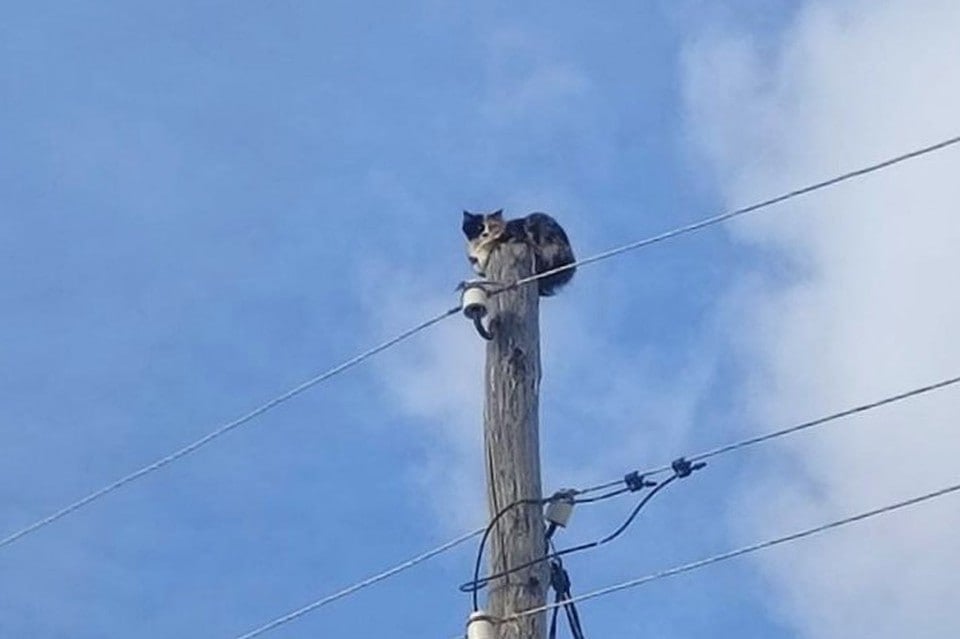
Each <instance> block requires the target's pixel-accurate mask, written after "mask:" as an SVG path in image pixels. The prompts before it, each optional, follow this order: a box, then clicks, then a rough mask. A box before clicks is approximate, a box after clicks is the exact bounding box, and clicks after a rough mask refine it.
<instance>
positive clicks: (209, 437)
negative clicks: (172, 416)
mask: <svg viewBox="0 0 960 639" xmlns="http://www.w3.org/2000/svg"><path fill="white" fill-rule="evenodd" d="M458 312H460V307H459V306H457V307H456V308H451V309H449V310H447V311H444V312H443V313H441V314H439V315H436V316H434V317H431V318H430V319H428V320H426V321H424V322H421V323H420V324H417V325H416V326H414V327H413V328H410V329H407V330H406V331H404V332H402V333H400V334H399V335H397V336H396V337H393V338H391V339H389V340H387V341H385V342H383V343H382V344H380V345H378V346H374V347H373V348H371V349H369V350H367V351H364V352H362V353H360V354H359V355H356V356H354V357H352V358H350V359H348V360H346V361H345V362H343V363H341V364H338V365H337V366H334V367H333V368H331V369H329V370H327V371H325V372H323V373H320V374H319V375H317V376H315V377H313V378H311V379H308V380H307V381H305V382H303V383H302V384H300V385H299V386H295V387H294V388H292V389H290V390H288V391H286V392H285V393H283V394H282V395H278V396H277V397H274V398H273V399H271V400H270V401H268V402H266V403H265V404H261V405H260V406H258V407H257V408H255V409H253V410H252V411H250V412H249V413H246V414H245V415H242V416H240V417H238V418H237V419H235V420H233V421H231V422H228V423H226V424H224V425H223V426H221V427H220V428H218V429H216V430H214V431H212V432H210V433H208V434H206V435H204V436H203V437H201V438H200V439H198V440H196V441H194V442H192V443H190V444H187V445H186V446H184V447H183V448H180V449H179V450H176V451H174V452H172V453H170V454H169V455H167V456H165V457H161V458H160V459H158V460H156V461H155V462H152V463H150V464H147V465H146V466H144V467H143V468H140V469H139V470H136V471H134V472H132V473H130V474H129V475H126V476H124V477H121V478H120V479H118V480H116V481H115V482H113V483H112V484H107V485H106V486H104V487H103V488H100V489H99V490H96V491H94V492H92V493H90V494H89V495H87V496H86V497H83V498H81V499H78V500H77V501H75V502H73V503H72V504H69V505H68V506H64V507H63V508H61V509H60V510H58V511H56V512H54V513H52V514H50V515H48V516H47V517H44V518H43V519H40V520H38V521H36V522H34V523H32V524H30V525H29V526H27V527H26V528H23V529H21V530H18V531H17V532H15V533H13V534H11V535H9V536H7V537H4V538H3V539H0V548H2V547H4V546H7V545H9V544H12V543H13V542H15V541H17V540H18V539H20V538H21V537H24V536H26V535H29V534H30V533H32V532H35V531H37V530H39V529H40V528H43V527H44V526H47V525H49V524H52V523H53V522H55V521H57V520H58V519H61V518H63V517H66V516H67V515H69V514H70V513H72V512H74V511H76V510H79V509H81V508H83V507H84V506H86V505H87V504H89V503H91V502H93V501H96V500H97V499H100V498H101V497H104V496H105V495H108V494H109V493H112V492H113V491H115V490H117V489H119V488H122V487H123V486H125V485H127V484H129V483H131V482H133V481H136V480H137V479H140V478H141V477H143V476H145V475H149V474H150V473H152V472H154V471H156V470H159V469H161V468H163V467H164V466H166V465H167V464H170V463H173V462H175V461H176V460H178V459H180V458H181V457H185V456H187V455H189V454H190V453H192V452H194V451H196V450H197V449H199V448H201V447H203V446H205V445H207V444H209V443H210V442H212V441H213V440H215V439H217V438H218V437H220V436H221V435H225V434H226V433H228V432H230V431H231V430H233V429H234V428H237V427H238V426H242V425H243V424H246V423H247V422H249V421H250V420H252V419H254V418H256V417H259V416H260V415H262V414H263V413H266V412H267V411H269V410H270V409H272V408H275V407H277V406H279V405H280V404H282V403H284V402H286V401H287V400H289V399H291V398H293V397H295V396H297V395H299V394H300V393H302V392H304V391H305V390H307V389H309V388H312V387H313V386H316V385H317V384H319V383H321V382H323V381H326V380H328V379H330V378H331V377H334V376H335V375H338V374H340V373H342V372H343V371H345V370H347V369H349V368H352V367H354V366H356V365H357V364H359V363H361V362H363V361H364V360H366V359H369V358H370V357H373V356H374V355H376V354H377V353H380V352H382V351H385V350H387V349H388V348H390V347H391V346H394V345H396V344H399V343H400V342H402V341H404V340H405V339H407V338H409V337H412V336H413V335H415V334H417V333H419V332H420V331H422V330H424V329H426V328H429V327H430V326H433V325H434V324H436V323H437V322H439V321H441V320H443V319H445V318H447V317H449V316H451V315H453V314H455V313H458Z"/></svg>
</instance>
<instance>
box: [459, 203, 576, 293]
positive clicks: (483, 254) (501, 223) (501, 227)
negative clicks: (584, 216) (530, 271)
mask: <svg viewBox="0 0 960 639" xmlns="http://www.w3.org/2000/svg"><path fill="white" fill-rule="evenodd" d="M463 234H464V235H466V236H467V256H468V257H469V258H470V264H471V265H472V266H473V269H474V270H475V271H476V272H477V273H479V274H480V275H483V274H484V271H485V270H486V267H487V261H488V260H489V259H490V253H491V252H492V251H493V249H494V248H496V246H497V245H498V244H499V243H501V242H511V241H513V242H526V243H527V244H528V245H529V246H530V248H531V249H532V250H533V255H534V260H535V262H534V272H535V273H537V274H539V273H544V272H546V271H550V270H553V269H555V268H558V267H560V266H565V265H567V264H571V263H573V262H574V261H576V259H575V258H574V256H573V249H572V248H571V247H570V240H569V239H567V234H566V233H565V232H564V230H563V227H561V226H560V225H559V224H558V223H557V221H556V220H555V219H553V218H552V217H550V216H549V215H547V214H546V213H531V214H530V215H528V216H526V217H522V218H518V219H516V220H504V219H503V210H502V209H501V210H499V211H494V212H493V213H478V214H474V213H470V212H469V211H464V212H463ZM575 270H576V268H569V269H566V270H564V271H560V272H559V273H554V274H553V275H549V276H547V277H545V278H543V279H540V280H537V284H538V286H539V290H540V295H545V296H546V295H553V294H554V293H556V292H557V291H558V290H559V289H560V287H561V286H563V285H564V284H566V283H567V282H569V281H570V279H571V278H572V277H573V272H574V271H575Z"/></svg>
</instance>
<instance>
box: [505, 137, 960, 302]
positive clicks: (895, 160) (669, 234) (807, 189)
mask: <svg viewBox="0 0 960 639" xmlns="http://www.w3.org/2000/svg"><path fill="white" fill-rule="evenodd" d="M957 143H960V135H958V136H956V137H952V138H948V139H946V140H942V141H940V142H937V143H936V144H931V145H929V146H925V147H921V148H919V149H915V150H913V151H908V152H907V153H903V154H901V155H897V156H895V157H892V158H888V159H886V160H883V161H881V162H877V163H876V164H870V165H868V166H865V167H862V168H859V169H854V170H852V171H848V172H847V173H843V174H841V175H838V176H836V177H832V178H829V179H827V180H823V181H820V182H815V183H813V184H809V185H807V186H803V187H800V188H797V189H794V190H792V191H789V192H787V193H783V194H781V195H778V196H776V197H772V198H770V199H767V200H763V201H762V202H757V203H755V204H751V205H749V206H745V207H743V208H739V209H734V210H733V211H727V212H724V213H720V214H718V215H714V216H712V217H708V218H704V219H702V220H699V221H697V222H692V223H690V224H687V225H685V226H680V227H677V228H675V229H672V230H669V231H665V232H663V233H660V234H659V235H653V236H651V237H647V238H644V239H642V240H637V241H635V242H630V243H629V244H624V245H623V246H619V247H617V248H613V249H610V250H608V251H604V252H602V253H597V254H596V255H593V256H591V257H587V258H584V259H582V260H578V261H576V262H571V263H570V264H565V265H563V266H558V267H557V268H554V269H550V270H548V271H544V272H543V273H537V274H535V275H531V276H529V277H524V278H521V279H519V280H517V281H516V282H513V283H512V284H509V285H507V286H505V287H503V288H501V289H498V290H496V291H494V293H501V292H503V291H507V290H510V289H513V288H516V287H517V286H521V285H523V284H529V283H530V282H535V281H537V280H540V279H543V278H545V277H550V276H551V275H556V274H557V273H562V272H563V271H566V270H569V269H572V268H577V267H580V266H586V265H587V264H592V263H594V262H599V261H601V260H606V259H608V258H611V257H614V256H615V255H620V254H621V253H626V252H627V251H633V250H636V249H640V248H644V247H646V246H650V245H651V244H657V243H659V242H663V241H665V240H669V239H672V238H674V237H678V236H680V235H686V234H687V233H693V232H694V231H699V230H700V229H704V228H706V227H708V226H714V225H716V224H721V223H723V222H726V221H728V220H732V219H733V218H735V217H740V216H741V215H746V214H747V213H753V212H754V211H759V210H760V209H765V208H767V207H770V206H773V205H774V204H779V203H781V202H786V201H787V200H792V199H793V198H796V197H800V196H802V195H807V194H809V193H813V192H814V191H819V190H821V189H825V188H827V187H830V186H833V185H835V184H839V183H841V182H846V181H847V180H851V179H853V178H857V177H861V176H864V175H867V174H868V173H873V172H875V171H880V170H882V169H885V168H888V167H891V166H893V165H895V164H900V163H901V162H906V161H907V160H912V159H914V158H917V157H920V156H922V155H926V154H928V153H933V152H934V151H940V150H942V149H945V148H947V147H949V146H953V145H954V144H957Z"/></svg>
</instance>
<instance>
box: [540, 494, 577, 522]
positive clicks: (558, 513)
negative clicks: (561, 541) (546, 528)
mask: <svg viewBox="0 0 960 639" xmlns="http://www.w3.org/2000/svg"><path fill="white" fill-rule="evenodd" d="M572 514H573V500H572V499H557V500H556V501H551V502H550V503H549V504H547V512H546V513H544V519H546V520H547V521H549V522H553V523H555V524H556V525H558V526H563V527H564V528H566V527H567V523H569V521H570V515H572Z"/></svg>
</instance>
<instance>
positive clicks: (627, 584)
mask: <svg viewBox="0 0 960 639" xmlns="http://www.w3.org/2000/svg"><path fill="white" fill-rule="evenodd" d="M958 490H960V484H954V485H952V486H948V487H946V488H941V489H940V490H936V491H933V492H930V493H926V494H924V495H920V496H918V497H913V498H911V499H907V500H904V501H900V502H897V503H894V504H890V505H888V506H883V507H882V508H877V509H875V510H869V511H866V512H862V513H859V514H856V515H852V516H850V517H845V518H843V519H837V520H835V521H831V522H829V523H825V524H821V525H819V526H815V527H813V528H807V529H806V530H801V531H799V532H795V533H792V534H789V535H785V536H783V537H777V538H776V539H770V540H767V541H762V542H759V543H756V544H752V545H750V546H744V547H742V548H738V549H736V550H731V551H728V552H725V553H721V554H719V555H713V556H712V557H707V558H706V559H701V560H699V561H694V562H691V563H688V564H684V565H682V566H677V567H675V568H670V569H667V570H662V571H660V572H655V573H652V574H650V575H647V576H645V577H640V578H639V579H631V580H630V581H624V582H623V583H619V584H616V585H613V586H608V587H606V588H601V589H600V590H594V591H593V592H588V593H586V594H583V595H580V596H577V597H572V598H570V599H565V600H563V601H559V602H555V603H551V604H546V605H543V606H539V607H537V608H531V609H529V610H523V611H521V612H518V613H515V614H513V615H509V616H508V617H505V618H504V619H503V620H501V623H503V622H509V621H513V620H516V619H520V618H521V617H526V616H529V615H533V614H537V613H541V612H545V611H548V610H552V609H553V608H556V607H558V606H563V605H566V604H569V603H577V602H580V601H586V600H587V599H595V598H597V597H603V596H605V595H609V594H611V593H614V592H618V591H620V590H626V589H628V588H635V587H637V586H641V585H643V584H647V583H650V582H652V581H658V580H660V579H665V578H666V577H672V576H674V575H679V574H680V573H684V572H690V571H692V570H697V569H700V568H703V567H705V566H709V565H711V564H715V563H719V562H721V561H726V560H727V559H732V558H734V557H739V556H740V555H746V554H749V553H752V552H756V551H758V550H763V549H765V548H770V547H772V546H778V545H780V544H785V543H787V542H791V541H796V540H798V539H802V538H804V537H809V536H811V535H815V534H817V533H821V532H824V531H827V530H830V529H833V528H840V527H841V526H846V525H847V524H852V523H854V522H857V521H862V520H864V519H870V518H871V517H877V516H879V515H883V514H886V513H890V512H893V511H895V510H899V509H901V508H906V507H907V506H913V505H915V504H919V503H921V502H924V501H928V500H931V499H935V498H937V497H942V496H944V495H946V494H948V493H953V492H956V491H958Z"/></svg>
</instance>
